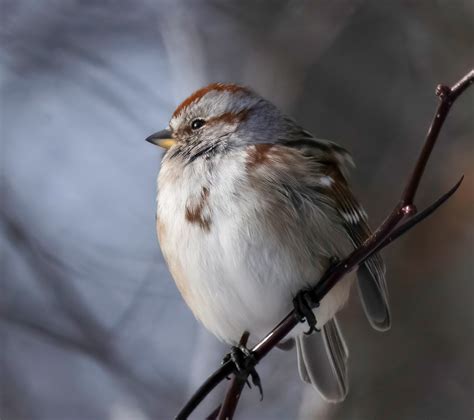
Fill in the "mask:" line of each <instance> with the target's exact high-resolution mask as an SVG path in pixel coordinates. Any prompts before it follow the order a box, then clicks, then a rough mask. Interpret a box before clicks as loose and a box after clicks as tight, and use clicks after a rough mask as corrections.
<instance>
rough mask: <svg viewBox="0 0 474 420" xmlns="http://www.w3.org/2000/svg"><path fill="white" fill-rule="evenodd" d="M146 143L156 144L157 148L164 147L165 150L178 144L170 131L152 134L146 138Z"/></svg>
mask: <svg viewBox="0 0 474 420" xmlns="http://www.w3.org/2000/svg"><path fill="white" fill-rule="evenodd" d="M146 141H147V142H149V143H151V144H154V145H155V146H160V147H163V148H164V149H169V148H170V147H171V146H173V144H175V143H176V140H175V139H174V138H173V134H172V133H171V131H170V130H161V131H158V132H157V133H154V134H152V135H151V136H148V137H147V138H146Z"/></svg>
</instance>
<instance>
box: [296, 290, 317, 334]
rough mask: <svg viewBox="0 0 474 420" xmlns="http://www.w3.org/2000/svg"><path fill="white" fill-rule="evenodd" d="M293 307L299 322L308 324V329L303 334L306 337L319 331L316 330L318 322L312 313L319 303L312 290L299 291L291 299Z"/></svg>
mask: <svg viewBox="0 0 474 420" xmlns="http://www.w3.org/2000/svg"><path fill="white" fill-rule="evenodd" d="M293 306H294V309H295V315H296V317H297V318H298V319H299V321H300V322H305V321H306V322H307V323H308V326H309V329H308V331H306V332H305V334H306V335H309V334H312V333H313V332H314V331H319V329H318V328H316V324H317V323H318V321H317V319H316V315H314V312H313V309H314V308H317V307H318V306H319V301H318V300H317V299H316V296H315V294H314V292H313V291H312V290H300V291H299V292H298V293H297V294H296V296H295V298H294V299H293Z"/></svg>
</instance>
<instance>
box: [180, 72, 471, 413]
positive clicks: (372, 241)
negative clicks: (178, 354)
mask: <svg viewBox="0 0 474 420" xmlns="http://www.w3.org/2000/svg"><path fill="white" fill-rule="evenodd" d="M473 83H474V70H471V71H470V72H469V73H467V74H466V75H465V76H464V77H463V78H462V79H461V80H460V81H459V82H457V83H456V84H455V85H454V86H453V87H451V88H450V87H448V86H444V85H439V86H438V87H437V89H436V95H437V96H438V97H439V99H440V104H439V105H438V108H437V110H436V113H435V115H434V117H433V121H432V122H431V125H430V128H429V129H428V133H427V135H426V140H425V143H424V145H423V148H422V150H421V152H420V155H419V157H418V160H417V162H416V165H415V168H414V170H413V172H412V174H411V176H410V178H409V179H408V182H407V184H406V187H405V190H404V191H403V193H402V196H401V199H400V201H399V202H398V204H397V205H396V206H395V208H394V209H393V211H392V212H391V213H390V215H389V216H388V217H387V218H386V219H385V221H384V222H383V223H382V224H381V225H380V226H379V227H378V228H377V229H376V230H375V232H374V233H373V234H372V235H371V236H370V237H369V238H367V240H366V241H365V242H364V244H363V245H362V246H360V247H359V248H357V249H355V250H354V251H353V252H352V253H351V254H350V255H349V256H348V257H346V258H345V259H343V260H342V261H340V262H339V263H338V264H337V265H335V266H333V267H331V269H330V270H328V271H327V272H326V273H325V274H324V275H323V277H322V278H321V280H320V281H319V282H318V283H317V284H316V286H315V287H314V288H313V289H312V292H313V294H314V296H315V297H316V302H319V301H320V300H321V299H323V297H324V296H325V295H326V294H327V293H328V292H329V291H330V290H331V289H332V288H333V287H334V285H335V284H336V283H337V282H338V281H339V280H341V279H342V278H343V277H344V276H345V275H346V274H347V273H349V272H351V271H352V270H353V269H354V268H356V267H357V266H358V265H359V264H361V263H362V262H364V261H365V260H366V259H367V258H369V257H370V256H371V255H372V254H374V253H375V252H378V251H380V250H381V249H382V248H384V247H386V246H387V245H389V244H390V243H391V242H393V241H394V240H395V239H397V238H398V237H399V236H401V235H403V234H405V233H406V232H407V231H408V230H410V229H411V228H413V227H414V226H415V225H416V224H418V223H419V222H421V221H422V220H423V219H425V218H426V217H428V216H429V215H430V214H432V213H433V212H434V211H435V210H437V209H438V208H439V206H441V205H442V204H443V203H444V202H445V201H446V200H448V199H449V198H450V197H451V196H452V195H453V194H454V193H455V192H456V190H457V189H458V187H459V186H460V185H461V182H462V180H463V178H461V179H460V180H459V181H458V182H457V183H456V185H454V187H453V188H451V190H449V191H448V192H447V193H446V194H444V195H443V196H442V197H440V198H439V199H438V200H437V201H436V202H434V203H433V204H432V205H430V206H429V207H427V208H426V209H424V210H423V211H422V212H420V213H418V214H416V213H417V210H416V207H415V205H414V199H415V195H416V192H417V190H418V186H419V184H420V181H421V178H422V176H423V173H424V171H425V168H426V164H427V163H428V160H429V158H430V155H431V152H432V151H433V148H434V146H435V144H436V141H437V139H438V135H439V133H440V131H441V128H442V126H443V124H444V121H445V120H446V117H447V116H448V114H449V110H450V109H451V106H452V105H453V103H454V102H455V101H456V99H458V98H459V96H460V95H462V94H463V93H464V92H465V91H466V89H467V88H468V87H469V86H471V85H472V84H473ZM403 220H405V221H404V222H403V223H401V222H402V221H403ZM299 322H300V321H299V319H298V318H297V316H296V315H295V311H294V310H293V311H291V312H290V313H289V314H288V315H287V316H286V317H285V319H283V320H282V321H281V322H280V323H279V324H278V325H277V326H276V327H275V328H274V329H273V330H272V331H271V332H270V333H269V334H267V336H266V337H265V338H264V339H263V340H262V341H260V342H259V343H258V344H257V345H256V346H255V347H253V348H252V349H251V352H252V354H253V357H254V359H255V362H256V363H258V362H259V361H260V360H262V359H263V358H264V357H265V356H266V355H267V354H268V353H269V352H270V350H272V349H273V348H274V347H275V346H276V345H277V344H278V343H279V342H280V341H281V340H282V339H284V338H285V336H286V335H287V334H288V333H289V332H290V331H291V330H292V329H293V328H294V327H295V326H296V325H297V324H298V323H299ZM246 338H248V337H245V334H244V335H243V336H242V339H241V340H245V341H246ZM235 372H236V366H235V364H234V363H233V362H232V361H231V360H229V361H227V362H226V363H224V364H223V365H222V366H221V367H220V368H219V369H217V370H216V371H215V372H214V373H213V374H212V375H211V376H209V377H208V378H207V380H206V381H205V382H204V383H203V384H202V385H201V387H200V388H199V389H198V390H197V391H196V392H195V394H194V395H193V396H192V397H191V399H190V400H189V401H188V402H187V403H186V405H185V406H184V407H183V408H182V409H181V411H180V412H179V413H178V415H177V416H176V419H179V420H182V419H186V418H187V417H188V416H189V415H190V414H191V413H192V412H193V411H194V410H195V409H196V407H197V406H198V405H199V404H200V403H201V402H202V400H203V399H204V398H205V397H206V396H207V395H208V394H209V393H210V392H211V391H212V390H213V389H214V388H215V387H216V386H217V385H218V384H219V383H220V382H222V381H223V380H224V379H225V378H226V377H227V376H228V375H231V374H233V373H235ZM244 384H245V382H243V380H242V379H240V380H238V379H237V378H236V375H234V377H233V380H232V383H231V385H230V387H229V390H228V392H227V395H226V397H225V400H224V403H223V404H222V405H221V406H220V407H218V408H217V409H216V410H214V412H213V413H212V414H211V415H210V416H209V417H208V418H216V415H217V413H218V416H219V419H232V418H233V415H234V412H235V409H236V408H237V404H238V401H239V397H240V394H241V392H242V389H243V386H244Z"/></svg>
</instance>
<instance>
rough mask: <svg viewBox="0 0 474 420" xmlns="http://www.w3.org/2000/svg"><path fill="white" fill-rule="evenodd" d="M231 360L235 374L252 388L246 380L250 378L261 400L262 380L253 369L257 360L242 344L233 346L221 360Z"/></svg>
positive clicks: (224, 361)
mask: <svg viewBox="0 0 474 420" xmlns="http://www.w3.org/2000/svg"><path fill="white" fill-rule="evenodd" d="M229 360H232V362H233V363H234V365H235V367H236V368H237V372H236V373H235V374H236V375H237V376H240V377H241V378H242V379H243V380H245V382H246V383H247V385H248V386H249V388H252V387H251V385H250V382H249V381H248V379H247V378H248V377H249V376H250V378H251V379H252V383H253V385H254V386H256V387H257V388H258V390H259V392H260V401H262V400H263V388H262V381H261V380H260V376H259V374H258V373H257V370H256V369H255V365H256V364H257V360H256V359H255V356H254V355H253V353H252V352H251V351H250V350H249V349H248V348H247V347H245V346H244V345H239V346H233V347H232V348H231V350H230V353H228V354H227V355H226V356H225V357H224V360H223V363H226V362H228V361H229Z"/></svg>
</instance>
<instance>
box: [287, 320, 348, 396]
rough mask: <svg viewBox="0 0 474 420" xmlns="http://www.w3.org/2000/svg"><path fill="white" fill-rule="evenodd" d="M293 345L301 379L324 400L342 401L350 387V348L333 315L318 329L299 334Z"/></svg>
mask: <svg viewBox="0 0 474 420" xmlns="http://www.w3.org/2000/svg"><path fill="white" fill-rule="evenodd" d="M296 348H297V354H298V370H299V373H300V376H301V379H302V380H303V381H305V382H307V383H309V384H311V385H312V386H313V387H314V388H315V389H316V390H317V391H318V392H319V393H320V394H321V396H322V397H323V398H324V399H326V400H327V401H330V402H339V401H343V400H344V399H345V398H346V395H347V393H348V391H349V381H348V374H347V373H348V372H347V360H348V358H349V352H348V349H347V346H346V343H345V341H344V338H343V336H342V334H341V331H340V329H339V326H338V324H337V321H336V318H333V319H331V320H330V321H328V322H327V323H326V324H325V325H324V327H323V328H322V331H321V333H314V334H312V335H309V336H306V335H302V336H299V337H298V338H297V340H296Z"/></svg>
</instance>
